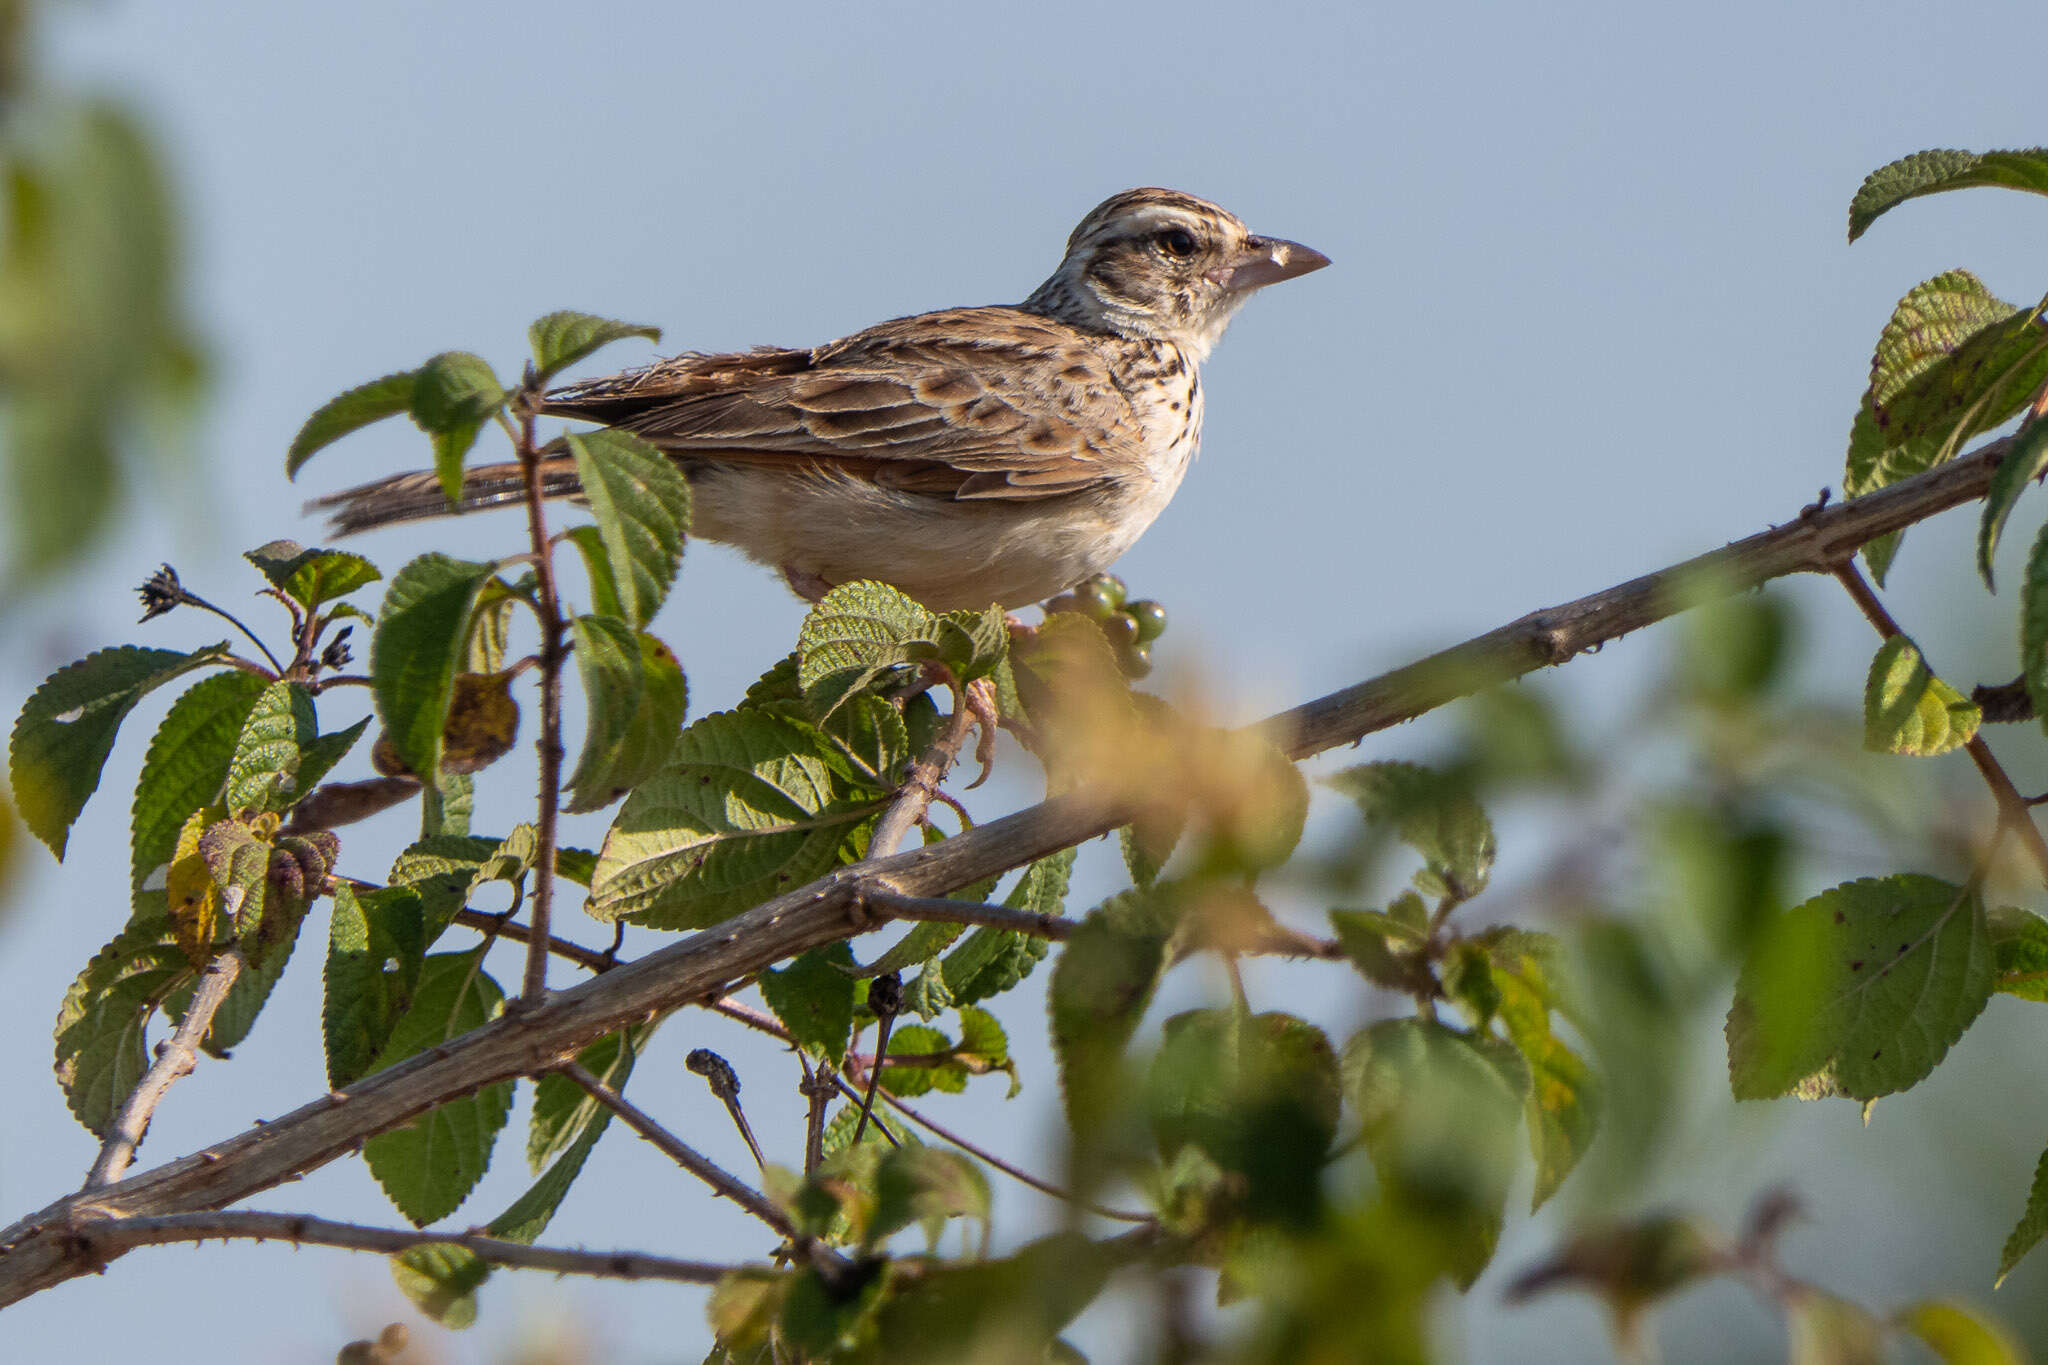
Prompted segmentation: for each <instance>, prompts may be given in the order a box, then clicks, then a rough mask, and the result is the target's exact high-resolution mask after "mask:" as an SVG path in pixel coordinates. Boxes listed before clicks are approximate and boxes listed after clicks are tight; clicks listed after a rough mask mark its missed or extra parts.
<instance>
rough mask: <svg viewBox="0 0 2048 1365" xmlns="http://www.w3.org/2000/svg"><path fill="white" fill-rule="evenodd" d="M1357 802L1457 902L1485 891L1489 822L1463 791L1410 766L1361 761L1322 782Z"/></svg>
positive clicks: (1490, 844) (1490, 838)
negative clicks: (1391, 830)
mask: <svg viewBox="0 0 2048 1365" xmlns="http://www.w3.org/2000/svg"><path fill="white" fill-rule="evenodd" d="M1323 780H1324V782H1325V783H1326V784H1328V785H1329V786H1331V787H1334V788H1336V789H1337V790H1338V791H1340V792H1343V793H1344V794H1345V795H1346V796H1349V797H1350V798H1351V799H1352V800H1354V801H1356V802H1357V803H1358V808H1359V810H1360V811H1362V812H1363V813H1364V815H1365V818H1366V821H1367V823H1369V824H1390V825H1392V826H1393V827H1394V828H1395V830H1396V831H1397V832H1398V833H1399V834H1400V836H1401V840H1402V842H1404V843H1406V844H1407V845H1408V846H1409V847H1411V848H1413V849H1414V850H1415V851H1416V852H1417V853H1420V854H1421V855H1422V857H1423V860H1424V862H1425V863H1426V864H1427V865H1428V870H1429V871H1430V872H1431V873H1433V874H1434V875H1435V876H1436V877H1438V878H1439V879H1441V880H1442V881H1443V882H1444V884H1445V886H1446V887H1447V888H1449V889H1450V890H1451V891H1452V892H1453V893H1454V894H1455V895H1456V896H1457V897H1458V898H1459V899H1461V900H1462V899H1469V898H1470V897H1472V896H1476V895H1478V894H1479V893H1480V892H1481V891H1484V890H1485V889H1486V881H1487V877H1488V875H1489V874H1490V873H1491V872H1492V870H1493V855H1494V837H1493V822H1492V821H1490V820H1488V819H1487V818H1486V812H1485V811H1484V810H1483V809H1482V808H1481V807H1480V805H1479V803H1478V802H1477V801H1475V800H1473V799H1472V797H1471V795H1470V794H1469V793H1467V792H1466V791H1465V790H1463V788H1462V787H1461V786H1460V785H1459V784H1457V783H1454V782H1452V781H1450V780H1448V779H1446V778H1444V777H1442V776H1441V775H1439V774H1437V773H1433V772H1431V771H1430V770H1429V769H1427V768H1424V767H1419V766H1418V765H1416V764H1413V763H1395V762H1382V763H1365V764H1361V765H1359V766H1358V767H1355V768H1346V769H1345V770H1344V771H1342V772H1340V773H1334V774H1332V775H1331V776H1329V777H1327V778H1325V779H1323Z"/></svg>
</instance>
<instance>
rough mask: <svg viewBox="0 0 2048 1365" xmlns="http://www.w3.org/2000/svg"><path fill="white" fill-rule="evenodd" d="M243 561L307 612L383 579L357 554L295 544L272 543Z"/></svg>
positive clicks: (374, 567)
mask: <svg viewBox="0 0 2048 1365" xmlns="http://www.w3.org/2000/svg"><path fill="white" fill-rule="evenodd" d="M242 558H244V559H246V560H248V561H249V562H250V563H251V564H254V565H255V566H256V568H257V571H258V572H260V573H261V574H262V575H263V576H264V577H265V578H266V579H268V580H270V586H271V587H273V588H276V589H277V590H278V591H279V592H281V593H283V594H284V595H285V596H286V597H289V598H291V599H292V601H294V602H296V603H298V604H299V605H300V606H302V607H304V608H305V609H306V610H307V611H309V612H312V611H318V610H319V609H320V608H321V606H323V605H324V604H326V603H328V602H331V601H333V600H334V599H335V598H337V597H346V596H348V594H350V593H352V592H354V591H355V590H356V589H357V588H361V587H366V586H368V585H369V584H371V583H375V582H376V581H377V580H378V579H380V578H382V577H383V576H384V575H383V574H382V573H380V572H379V571H378V569H377V566H376V565H374V564H372V563H371V562H370V561H369V560H367V559H365V558H363V557H362V556H361V555H359V554H351V553H350V552H349V551H347V550H322V549H317V548H316V549H311V550H309V549H306V548H305V547H304V546H302V545H300V544H299V543H298V542H297V541H295V540H273V541H271V542H270V543H269V544H267V545H259V546H257V547H256V548H255V549H253V550H249V551H246V552H245V553H244V554H243V555H242Z"/></svg>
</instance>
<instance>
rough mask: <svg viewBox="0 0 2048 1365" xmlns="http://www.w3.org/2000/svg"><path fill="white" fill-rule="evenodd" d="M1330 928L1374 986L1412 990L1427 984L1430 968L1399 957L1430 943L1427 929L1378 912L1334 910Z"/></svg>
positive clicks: (1353, 964) (1345, 953)
mask: <svg viewBox="0 0 2048 1365" xmlns="http://www.w3.org/2000/svg"><path fill="white" fill-rule="evenodd" d="M1330 926H1331V927H1332V928H1334V929H1335V930H1336V931H1337V944H1338V946H1339V947H1341V948H1342V949H1343V950H1344V956H1345V957H1347V958H1349V959H1350V960H1351V965H1352V966H1354V967H1356V968H1357V969H1358V972H1359V975H1361V976H1363V977H1364V978H1365V979H1366V980H1368V981H1370V982H1372V983H1373V984H1374V985H1376V986H1384V987H1386V988H1387V989H1388V990H1392V991H1412V990H1414V989H1416V988H1417V987H1418V986H1421V985H1424V984H1425V981H1426V977H1427V974H1428V968H1427V966H1426V965H1423V964H1418V963H1416V962H1414V961H1412V960H1410V959H1409V958H1406V957H1403V956H1399V955H1397V954H1399V953H1401V952H1403V951H1405V950H1407V949H1411V948H1414V947H1416V946H1418V945H1419V944H1421V943H1423V942H1425V941H1427V940H1428V938H1429V932H1428V930H1427V929H1426V928H1418V927H1416V926H1415V925H1412V924H1408V923H1406V922H1405V921H1402V920H1398V919H1395V918H1394V917H1393V916H1392V915H1386V914H1382V913H1380V912H1379V911H1377V910H1332V911H1330Z"/></svg>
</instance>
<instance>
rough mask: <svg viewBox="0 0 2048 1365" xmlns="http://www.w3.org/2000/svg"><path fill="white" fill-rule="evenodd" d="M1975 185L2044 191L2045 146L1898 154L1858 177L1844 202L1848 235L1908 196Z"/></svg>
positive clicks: (2047, 188) (2047, 187)
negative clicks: (1857, 184) (1852, 192)
mask: <svg viewBox="0 0 2048 1365" xmlns="http://www.w3.org/2000/svg"><path fill="white" fill-rule="evenodd" d="M1975 186H2000V187H2003V188H2005V189H2010V190H2030V191H2032V192H2033V193H2035V194H2048V148H2043V147H2032V148H2027V149H2023V150H2014V151H1999V152H1958V151H1947V150H1937V151H1927V152H1915V153H1913V154H1912V155H1911V156H1904V157H1900V158H1899V159H1898V160H1897V161H1894V162H1891V163H1889V164H1888V165H1884V166H1880V167H1878V168H1877V169H1876V170H1874V171H1872V172H1871V173H1870V174H1869V175H1868V176H1866V177H1865V178H1864V181H1863V184H1862V185H1861V186H1860V187H1858V189H1857V191H1856V197H1855V198H1853V199H1851V200H1850V201H1849V240H1850V241H1852V242H1853V241H1855V240H1856V239H1857V238H1858V237H1861V236H1862V235H1863V233H1864V231H1865V229H1867V228H1868V227H1869V226H1870V225H1871V224H1872V223H1874V222H1876V221H1877V220H1878V219H1879V218H1880V217H1882V216H1883V215H1884V214H1885V213H1887V212H1889V211H1890V210H1892V209H1895V208H1897V207H1898V206H1899V205H1900V204H1903V203H1905V202H1906V201H1907V200H1908V199H1918V198H1919V197H1920V196H1921V195H1924V194H1940V193H1942V192H1943V191H1945V190H1960V189H1968V188H1972V187H1975Z"/></svg>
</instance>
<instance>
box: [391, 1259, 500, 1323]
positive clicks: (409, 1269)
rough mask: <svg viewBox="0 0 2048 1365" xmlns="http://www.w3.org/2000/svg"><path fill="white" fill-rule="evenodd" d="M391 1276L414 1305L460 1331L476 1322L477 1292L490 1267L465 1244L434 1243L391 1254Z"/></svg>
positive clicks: (489, 1276)
mask: <svg viewBox="0 0 2048 1365" xmlns="http://www.w3.org/2000/svg"><path fill="white" fill-rule="evenodd" d="M391 1278H392V1279H393V1280H394V1281H396V1283H397V1285H398V1289H399V1292H400V1293H402V1294H404V1295H405V1296H406V1297H407V1298H408V1299H411V1300H412V1303H413V1307H415V1308H417V1309H419V1310H420V1312H422V1313H424V1314H426V1315H427V1316H428V1317H430V1318H432V1319H433V1320H434V1321H435V1322H438V1323H440V1324H441V1325H442V1326H443V1327H447V1328H452V1329H453V1330H455V1331H461V1330H462V1329H463V1328H465V1327H471V1326H474V1325H475V1323H476V1291H477V1290H478V1289H479V1288H481V1287H482V1285H483V1282H484V1281H485V1280H488V1279H489V1278H491V1267H490V1266H489V1265H487V1264H485V1263H484V1262H483V1261H480V1260H478V1259H477V1257H476V1253H474V1252H472V1251H470V1250H469V1249H468V1248H467V1247H463V1246H458V1245H457V1244H455V1243H454V1242H436V1243H434V1244H433V1245H431V1246H421V1247H411V1248H408V1249H407V1250H405V1251H401V1252H399V1253H398V1254H397V1255H396V1256H393V1257H392V1258H391Z"/></svg>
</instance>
